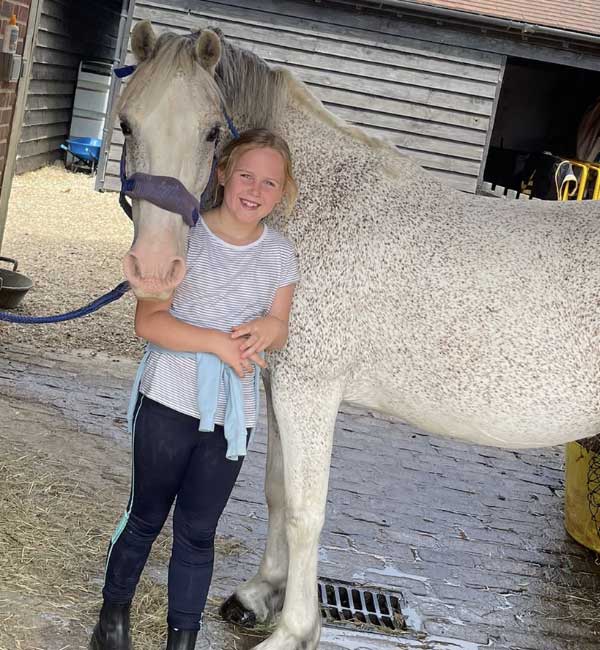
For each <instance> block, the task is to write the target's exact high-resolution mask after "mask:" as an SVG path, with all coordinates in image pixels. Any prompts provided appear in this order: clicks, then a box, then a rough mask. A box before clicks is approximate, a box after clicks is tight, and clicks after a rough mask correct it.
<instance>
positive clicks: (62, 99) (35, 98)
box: [27, 95, 73, 110]
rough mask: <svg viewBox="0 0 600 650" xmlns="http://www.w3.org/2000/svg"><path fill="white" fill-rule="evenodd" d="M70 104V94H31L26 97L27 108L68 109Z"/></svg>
mask: <svg viewBox="0 0 600 650" xmlns="http://www.w3.org/2000/svg"><path fill="white" fill-rule="evenodd" d="M72 106H73V96H72V95H32V96H31V97H28V99H27V109H28V110H40V109H43V110H48V109H57V108H66V109H70V108H71V107H72Z"/></svg>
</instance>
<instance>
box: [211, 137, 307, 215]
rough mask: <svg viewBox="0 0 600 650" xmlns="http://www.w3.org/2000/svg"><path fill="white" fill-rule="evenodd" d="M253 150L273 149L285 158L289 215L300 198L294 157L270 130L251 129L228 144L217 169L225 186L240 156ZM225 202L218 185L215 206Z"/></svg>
mask: <svg viewBox="0 0 600 650" xmlns="http://www.w3.org/2000/svg"><path fill="white" fill-rule="evenodd" d="M251 149H273V150H274V151H277V152H278V153H279V154H280V155H281V157H282V158H283V170H284V174H285V181H284V186H283V196H284V197H285V213H286V214H287V215H289V214H290V212H291V211H292V210H293V208H294V205H295V203H296V198H297V196H298V185H297V184H296V181H295V179H294V175H293V172H292V155H291V153H290V149H289V147H288V145H287V142H286V141H285V140H284V139H283V138H282V137H281V136H279V135H277V134H275V133H273V132H272V131H269V130H268V129H249V130H248V131H244V132H243V133H240V136H239V137H238V138H236V139H235V140H231V141H230V142H228V143H227V144H226V145H225V147H224V149H223V151H222V152H221V156H220V158H219V162H218V163H217V169H218V170H219V171H220V172H221V174H222V176H223V184H225V183H227V181H228V180H229V179H230V178H231V175H232V174H233V169H234V167H235V165H236V163H237V161H238V160H239V158H240V156H241V155H242V154H243V153H245V152H246V151H250V150H251ZM222 200H223V185H222V184H221V183H218V184H217V188H216V197H215V205H219V204H220V203H221V202H222Z"/></svg>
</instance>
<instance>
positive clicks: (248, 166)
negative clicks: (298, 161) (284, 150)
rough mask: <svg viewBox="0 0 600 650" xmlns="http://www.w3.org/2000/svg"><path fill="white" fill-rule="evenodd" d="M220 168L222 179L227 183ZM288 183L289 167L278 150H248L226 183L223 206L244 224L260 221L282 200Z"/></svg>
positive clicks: (220, 178) (236, 163)
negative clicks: (285, 164) (287, 170)
mask: <svg viewBox="0 0 600 650" xmlns="http://www.w3.org/2000/svg"><path fill="white" fill-rule="evenodd" d="M223 180H224V179H223V174H222V172H221V171H220V170H219V183H221V184H223ZM284 187H285V167H284V161H283V157H282V156H281V154H280V153H279V152H278V151H275V150H274V149H269V148H268V147H261V148H257V149H249V150H248V151H245V152H244V153H243V154H242V155H241V156H240V157H239V158H238V159H237V161H236V162H235V164H234V166H233V170H232V173H231V177H230V178H229V180H228V181H227V182H226V183H225V185H224V191H223V207H224V208H225V209H226V210H227V211H228V213H229V215H230V216H232V217H234V218H235V219H236V220H237V221H239V222H241V223H244V224H258V223H259V222H260V220H261V219H263V218H264V217H266V216H267V215H268V214H269V213H270V212H271V210H273V208H274V207H275V205H277V203H279V201H280V200H281V198H282V196H283V190H284Z"/></svg>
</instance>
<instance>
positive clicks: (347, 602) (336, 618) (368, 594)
mask: <svg viewBox="0 0 600 650" xmlns="http://www.w3.org/2000/svg"><path fill="white" fill-rule="evenodd" d="M318 590H319V606H320V608H321V616H322V617H323V619H324V620H325V621H327V622H329V623H348V624H351V625H357V624H359V625H361V624H362V625H368V626H370V627H377V628H383V629H385V630H387V631H392V630H397V631H403V630H406V621H405V619H404V615H403V614H402V609H401V607H402V606H406V601H405V600H404V597H403V596H402V594H394V593H391V592H387V591H372V590H371V589H362V588H360V587H356V586H355V585H352V584H350V583H343V582H329V581H327V580H319V581H318Z"/></svg>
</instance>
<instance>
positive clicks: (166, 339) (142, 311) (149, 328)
mask: <svg viewBox="0 0 600 650" xmlns="http://www.w3.org/2000/svg"><path fill="white" fill-rule="evenodd" d="M171 303H172V297H171V298H169V299H167V300H138V303H137V308H136V310H135V333H136V334H137V335H138V336H139V337H141V338H143V339H146V341H149V342H150V343H155V344H156V345H159V346H160V347H163V348H166V349H167V350H173V351H175V352H212V353H213V354H218V350H219V348H220V347H221V346H222V342H223V339H224V338H227V334H225V333H223V332H219V331H218V330H213V329H207V328H203V327H196V326H195V325H190V324H189V323H184V322H183V321H180V320H179V319H177V318H175V316H173V315H172V314H171V313H170V312H169V309H170V307H171Z"/></svg>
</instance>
